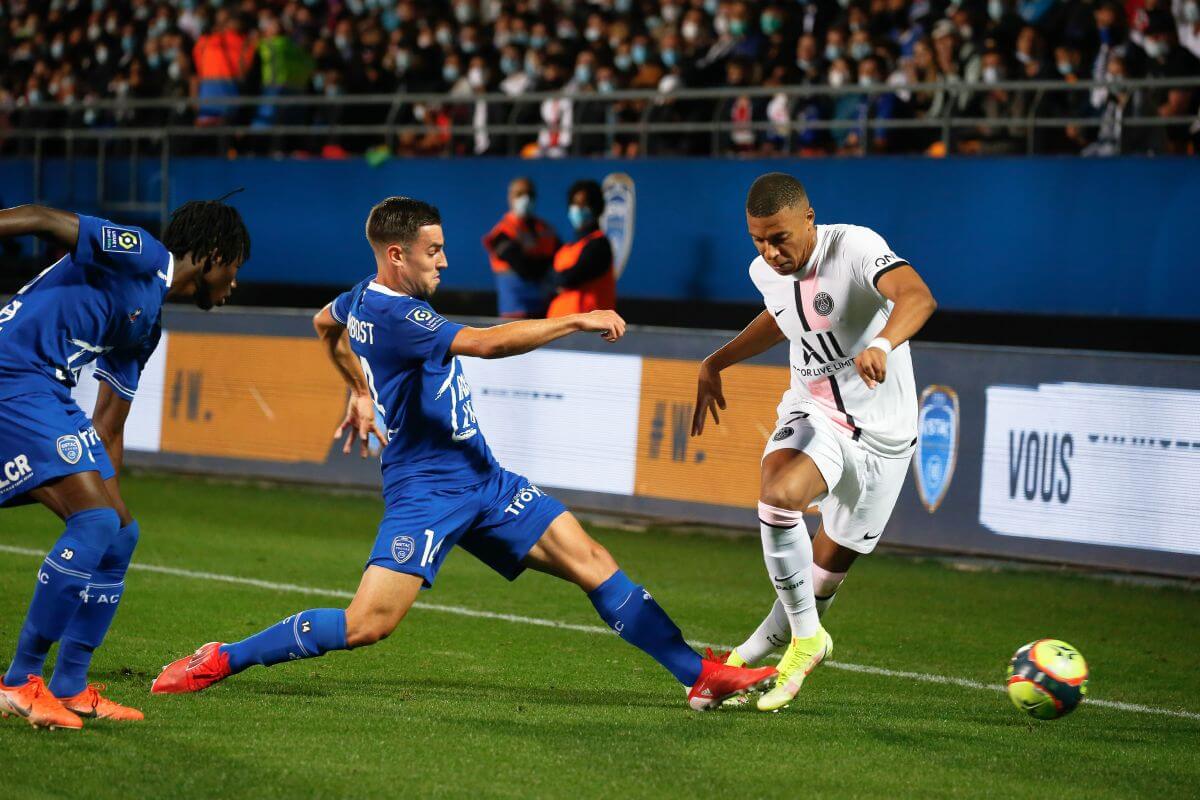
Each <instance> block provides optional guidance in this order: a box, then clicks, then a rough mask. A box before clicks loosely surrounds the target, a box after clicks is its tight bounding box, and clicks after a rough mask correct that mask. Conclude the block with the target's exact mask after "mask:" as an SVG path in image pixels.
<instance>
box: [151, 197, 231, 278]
mask: <svg viewBox="0 0 1200 800" xmlns="http://www.w3.org/2000/svg"><path fill="white" fill-rule="evenodd" d="M162 243H163V246H165V247H166V248H167V250H169V251H171V253H173V254H174V255H175V256H176V257H177V258H183V257H184V256H187V255H190V256H191V257H192V260H194V261H205V260H212V259H217V260H219V261H221V262H222V263H225V264H232V263H235V262H236V263H239V264H240V263H243V262H245V261H246V260H248V259H249V258H250V232H249V231H248V230H246V223H244V222H242V215H241V214H239V213H238V210H237V209H236V208H234V207H233V206H229V205H225V204H224V203H222V202H221V201H219V200H190V201H188V202H186V203H184V204H183V205H181V206H180V207H179V208H177V209H175V211H174V213H172V214H171V220H170V221H169V222H168V223H167V228H166V230H164V231H163V235H162Z"/></svg>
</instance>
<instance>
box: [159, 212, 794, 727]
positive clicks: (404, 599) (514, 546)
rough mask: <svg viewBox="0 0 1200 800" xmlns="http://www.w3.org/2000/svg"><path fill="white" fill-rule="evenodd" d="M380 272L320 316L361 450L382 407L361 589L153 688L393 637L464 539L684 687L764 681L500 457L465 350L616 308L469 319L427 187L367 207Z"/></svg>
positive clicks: (605, 327)
mask: <svg viewBox="0 0 1200 800" xmlns="http://www.w3.org/2000/svg"><path fill="white" fill-rule="evenodd" d="M367 240H368V241H369V242H370V244H371V248H372V249H373V250H374V253H375V262H376V268H377V274H376V275H374V276H373V277H371V278H369V279H367V280H364V281H362V282H361V283H359V284H358V285H357V286H355V287H354V288H353V289H351V290H350V291H348V292H346V293H344V294H342V295H340V296H338V298H337V299H336V300H334V301H333V302H332V303H331V304H330V305H328V306H326V307H325V308H324V309H322V310H321V311H320V313H318V314H317V316H316V318H315V319H314V323H315V325H316V328H317V332H318V334H319V335H320V337H321V339H322V340H323V341H324V343H325V345H326V347H327V349H328V351H329V354H330V356H331V358H332V360H333V363H334V364H335V365H336V366H337V369H338V370H339V372H340V373H341V375H342V377H343V378H344V379H345V381H346V383H347V384H348V385H349V387H350V392H351V393H350V402H349V408H348V410H347V415H346V418H345V421H344V422H343V423H342V427H341V428H339V431H341V430H344V429H350V434H349V436H348V438H347V441H346V446H345V451H346V452H349V450H350V445H351V442H352V438H350V437H353V436H357V437H358V438H359V439H360V442H361V446H362V448H363V453H364V454H365V453H366V446H367V439H368V436H369V434H371V433H378V432H377V431H375V421H374V420H375V414H376V412H377V411H378V412H379V413H380V414H382V415H383V418H384V420H385V421H386V425H387V431H386V433H385V434H383V435H382V436H380V438H381V439H382V440H384V441H387V442H388V444H387V446H386V447H385V448H384V451H383V484H384V488H383V495H384V500H385V503H386V510H385V512H384V517H383V521H382V522H381V523H380V525H379V532H378V536H377V538H376V539H375V546H374V548H373V549H372V551H371V555H370V558H369V559H368V560H367V566H366V569H365V570H364V572H363V576H362V581H361V582H360V584H359V587H358V592H357V593H356V594H355V596H354V599H353V600H352V601H351V602H350V605H349V607H348V608H346V609H345V610H343V609H340V608H339V609H334V608H315V609H309V610H307V611H301V612H299V613H298V614H293V615H292V616H290V617H287V618H286V619H284V620H283V621H282V622H279V623H278V624H276V625H273V626H271V627H269V628H267V629H266V630H263V631H262V632H260V633H257V634H254V635H253V636H251V637H249V638H248V639H244V640H242V641H240V642H236V643H234V644H223V643H220V642H210V643H209V644H206V645H204V646H203V647H201V648H200V649H198V650H197V651H196V652H195V653H194V654H193V655H191V656H186V657H184V658H181V659H179V660H177V661H175V662H174V663H172V664H170V665H168V666H167V667H165V668H164V670H163V672H162V674H161V675H159V677H158V678H157V679H156V680H155V682H154V685H153V687H152V689H153V691H155V692H159V693H183V692H195V691H199V690H201V689H204V688H206V687H208V686H210V685H212V684H214V683H216V682H217V681H220V680H223V679H224V678H227V677H229V676H230V675H233V674H236V673H238V672H241V671H242V670H244V669H247V668H249V667H251V666H254V665H256V664H262V665H265V666H269V665H272V664H279V663H282V662H285V661H291V660H294V659H302V658H313V657H315V656H319V655H322V654H324V653H327V652H329V651H330V650H346V649H349V648H354V647H362V646H364V645H369V644H374V643H375V642H378V641H379V640H381V639H383V638H385V637H386V636H388V635H389V634H390V633H391V632H392V631H393V630H395V628H396V626H397V625H398V624H399V623H400V620H402V619H403V618H404V615H405V614H407V613H408V610H409V608H411V607H412V604H413V601H414V600H416V597H417V593H418V592H419V591H420V590H421V589H422V588H429V587H431V586H432V585H433V582H434V579H435V578H436V577H437V573H438V570H439V569H440V568H441V566H442V564H443V563H444V562H445V560H446V557H447V556H448V555H449V553H450V550H451V549H452V548H454V547H455V546H456V545H457V546H460V547H462V548H463V549H464V550H466V551H467V552H469V553H471V554H472V555H474V556H475V557H476V558H478V559H480V560H481V561H483V562H484V563H485V564H487V565H488V566H490V567H492V568H493V569H494V570H496V571H497V572H499V573H500V574H501V575H503V576H504V577H506V578H508V579H509V580H514V579H515V578H516V577H517V576H518V575H520V574H521V572H522V571H524V570H525V569H526V568H527V567H531V568H533V569H535V570H539V571H541V572H546V573H549V574H551V575H554V576H557V577H559V578H563V579H565V580H568V581H570V582H571V583H574V584H576V585H577V586H579V588H580V589H582V590H583V591H584V592H586V593H587V596H588V599H589V600H591V602H592V604H593V605H594V606H595V608H596V611H597V612H598V613H599V614H600V617H601V618H602V619H603V620H604V621H605V622H606V623H608V625H609V626H610V627H612V628H613V630H615V631H616V632H617V633H618V634H620V636H621V638H622V639H624V640H625V641H627V642H629V643H630V644H632V645H634V646H635V647H638V648H640V649H641V650H643V651H644V652H646V653H647V654H648V655H650V656H651V657H652V658H654V659H655V660H656V661H658V662H659V663H660V664H661V665H662V666H663V667H665V668H666V669H667V670H668V671H670V672H671V674H672V675H674V676H675V678H676V679H677V680H678V681H679V682H680V683H681V684H683V685H684V686H685V687H689V693H688V702H689V704H690V705H691V706H692V707H693V708H696V709H705V708H712V707H716V706H717V705H719V704H720V703H721V701H722V700H724V699H725V698H728V697H732V696H734V695H739V694H742V693H745V692H746V691H749V690H751V689H755V688H760V687H763V686H765V685H767V684H768V683H769V682H770V681H771V679H772V677H773V676H774V674H775V670H774V669H773V668H770V667H767V668H763V669H747V668H737V667H730V666H726V665H725V664H723V663H720V662H719V661H716V660H711V659H702V658H701V657H700V655H699V654H698V653H696V652H695V651H694V650H692V648H691V647H689V646H688V645H687V643H686V642H685V641H684V638H683V635H682V634H681V633H680V631H679V628H678V627H676V626H675V623H674V622H672V621H671V619H670V617H668V616H667V614H666V612H665V611H663V609H662V608H661V607H660V606H659V605H658V603H656V602H655V601H654V598H653V597H651V596H650V593H649V592H648V591H646V589H645V588H643V587H642V586H639V585H638V584H636V583H635V582H634V581H633V580H631V579H630V578H629V577H628V576H627V575H626V574H625V573H624V572H623V571H622V570H621V569H620V568H619V567H618V566H617V564H616V562H615V561H614V560H613V558H612V556H611V555H609V553H608V551H607V550H605V549H604V548H603V547H602V546H601V545H600V544H598V543H597V542H595V541H594V540H593V539H592V538H591V537H590V536H588V534H587V533H585V532H584V530H583V528H582V527H581V526H580V524H579V522H578V521H577V520H576V519H575V517H574V516H572V515H571V514H570V513H569V512H568V511H567V510H566V508H564V507H563V505H562V504H561V503H560V502H558V501H557V500H555V499H554V498H553V497H551V496H550V495H548V494H546V492H544V491H542V490H541V489H539V488H538V487H537V486H535V485H533V484H532V483H530V482H529V480H528V479H527V478H524V477H522V476H520V475H517V474H515V473H512V472H509V471H508V470H506V469H504V468H503V467H501V466H500V465H499V464H498V463H496V459H495V458H493V457H492V452H491V450H489V449H488V446H487V443H486V442H485V441H484V438H483V432H482V431H481V430H480V428H479V422H478V420H477V419H476V417H475V411H474V408H473V407H472V400H471V389H470V387H469V385H468V384H467V380H466V377H465V376H464V374H463V368H462V364H461V363H460V362H459V359H458V357H459V356H476V357H480V358H503V357H505V356H512V355H517V354H519V353H527V352H529V351H530V350H534V349H536V348H538V347H541V346H542V345H545V344H548V343H549V342H552V341H554V340H555V339H561V338H562V337H564V336H567V335H569V334H572V333H575V332H579V331H590V332H593V333H599V334H601V335H602V336H603V337H604V338H605V339H606V340H607V341H610V342H613V341H616V340H617V339H619V338H620V337H621V336H622V335H623V334H624V332H625V322H624V321H623V320H622V319H621V318H620V317H619V316H617V314H616V313H615V312H613V311H593V312H591V313H588V314H575V315H572V316H566V317H561V318H557V319H544V320H523V321H519V322H511V323H508V324H505V325H498V326H496V327H492V328H468V327H464V326H463V325H459V324H457V323H454V322H450V321H449V320H447V319H445V318H444V317H441V316H439V315H438V313H437V312H436V311H434V310H433V308H432V307H431V306H430V305H429V302H428V301H429V298H430V297H432V295H433V293H434V291H436V289H437V286H438V283H439V282H440V280H441V272H442V270H444V269H446V266H447V263H446V253H445V244H444V239H443V237H442V227H441V217H440V216H439V214H438V212H437V209H435V208H434V207H433V206H430V205H428V204H426V203H423V202H420V201H419V200H413V199H409V198H405V197H392V198H388V199H387V200H384V201H383V202H381V203H379V204H378V205H376V206H375V207H374V208H373V209H372V210H371V214H370V217H369V218H368V220H367Z"/></svg>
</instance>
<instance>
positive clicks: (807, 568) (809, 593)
mask: <svg viewBox="0 0 1200 800" xmlns="http://www.w3.org/2000/svg"><path fill="white" fill-rule="evenodd" d="M758 520H759V529H760V531H761V532H762V543H763V560H764V561H765V562H766V564H767V571H768V573H770V576H771V583H772V584H773V585H774V586H775V593H776V594H777V595H779V600H780V602H781V603H782V605H783V610H784V613H786V614H787V618H788V623H789V625H790V627H791V631H792V636H793V637H795V638H797V639H807V638H808V637H809V636H812V635H813V634H815V633H816V632H817V629H818V628H820V627H821V623H820V620H819V619H818V617H817V603H816V600H815V599H814V597H813V586H812V563H813V562H812V559H813V554H812V541H811V540H810V539H809V538H808V529H807V528H805V527H804V513H803V512H801V511H793V510H791V509H787V508H776V507H775V506H769V505H767V504H766V503H759V504H758ZM738 652H739V653H740V652H741V651H738ZM742 655H743V656H744V655H745V654H744V653H743V654H742Z"/></svg>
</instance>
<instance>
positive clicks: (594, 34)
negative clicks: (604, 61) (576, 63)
mask: <svg viewBox="0 0 1200 800" xmlns="http://www.w3.org/2000/svg"><path fill="white" fill-rule="evenodd" d="M603 35H604V31H602V30H600V29H599V28H588V29H587V30H586V31H584V32H583V38H585V39H587V40H588V41H589V42H598V41H600V37H601V36H603Z"/></svg>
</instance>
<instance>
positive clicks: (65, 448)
mask: <svg viewBox="0 0 1200 800" xmlns="http://www.w3.org/2000/svg"><path fill="white" fill-rule="evenodd" d="M56 444H57V445H58V455H59V457H60V458H62V460H63V461H65V462H67V463H68V464H78V463H79V459H81V458H83V445H82V444H80V442H79V437H78V436H70V435H68V436H60V437H58V442H56Z"/></svg>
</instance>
